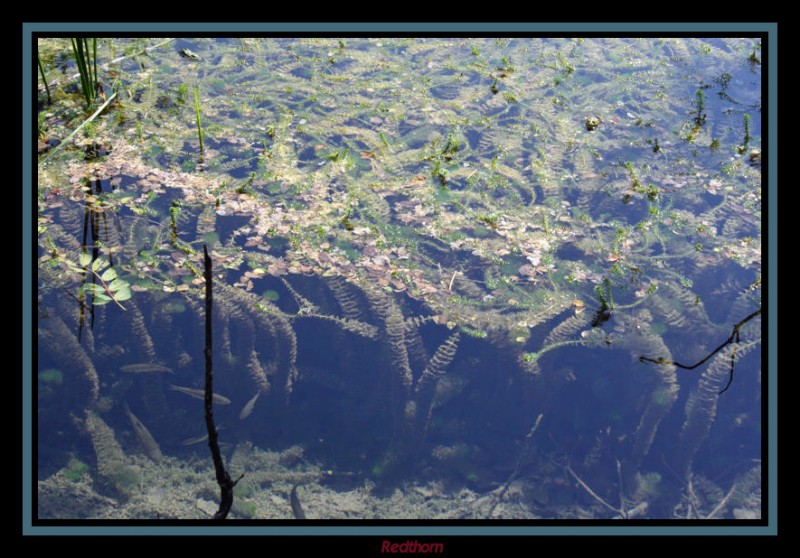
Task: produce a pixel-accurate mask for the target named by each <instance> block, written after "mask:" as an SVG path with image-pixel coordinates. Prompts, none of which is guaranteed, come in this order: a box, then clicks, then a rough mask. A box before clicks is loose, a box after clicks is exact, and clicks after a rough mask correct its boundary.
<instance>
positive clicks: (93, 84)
mask: <svg viewBox="0 0 800 558" xmlns="http://www.w3.org/2000/svg"><path fill="white" fill-rule="evenodd" d="M70 40H71V41H72V50H73V52H74V53H75V63H76V64H77V65H78V72H79V73H80V77H81V91H82V92H83V98H84V99H85V100H86V106H87V108H88V107H91V106H92V104H93V103H94V100H95V99H96V98H97V96H98V94H99V93H102V89H103V86H102V85H101V84H100V82H99V81H98V79H97V39H96V38H92V43H91V48H90V47H89V39H88V38H86V37H77V38H72V39H70ZM103 99H104V100H105V95H103Z"/></svg>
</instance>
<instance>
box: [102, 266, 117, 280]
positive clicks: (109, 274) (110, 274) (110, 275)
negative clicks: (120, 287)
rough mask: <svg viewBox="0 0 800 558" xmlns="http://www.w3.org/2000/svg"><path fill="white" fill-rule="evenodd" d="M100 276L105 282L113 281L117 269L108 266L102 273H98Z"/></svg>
mask: <svg viewBox="0 0 800 558" xmlns="http://www.w3.org/2000/svg"><path fill="white" fill-rule="evenodd" d="M100 278H101V279H102V280H103V281H105V282H106V283H108V282H109V281H113V280H114V279H116V278H117V271H116V270H115V269H114V268H113V267H109V268H108V269H106V270H105V271H104V272H103V274H102V275H100Z"/></svg>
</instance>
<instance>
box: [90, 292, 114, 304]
mask: <svg viewBox="0 0 800 558" xmlns="http://www.w3.org/2000/svg"><path fill="white" fill-rule="evenodd" d="M109 302H111V297H110V296H108V295H106V294H104V293H98V294H96V295H94V300H93V301H92V303H93V304H94V305H95V306H102V305H103V304H108V303H109Z"/></svg>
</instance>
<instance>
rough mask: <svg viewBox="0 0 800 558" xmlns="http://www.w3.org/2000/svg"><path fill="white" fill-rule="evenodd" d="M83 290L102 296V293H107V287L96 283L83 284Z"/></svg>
mask: <svg viewBox="0 0 800 558" xmlns="http://www.w3.org/2000/svg"><path fill="white" fill-rule="evenodd" d="M83 292H85V293H88V294H91V295H93V296H95V297H97V296H100V295H103V296H105V295H106V291H105V289H104V288H103V287H101V286H100V285H96V284H94V283H87V284H85V285H84V286H83Z"/></svg>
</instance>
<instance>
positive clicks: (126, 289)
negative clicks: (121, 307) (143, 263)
mask: <svg viewBox="0 0 800 558" xmlns="http://www.w3.org/2000/svg"><path fill="white" fill-rule="evenodd" d="M130 297H131V288H130V285H128V284H125V285H123V286H121V287H120V288H119V290H118V291H116V292H114V298H116V299H117V301H118V302H122V301H123V300H128V299H129V298H130Z"/></svg>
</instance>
